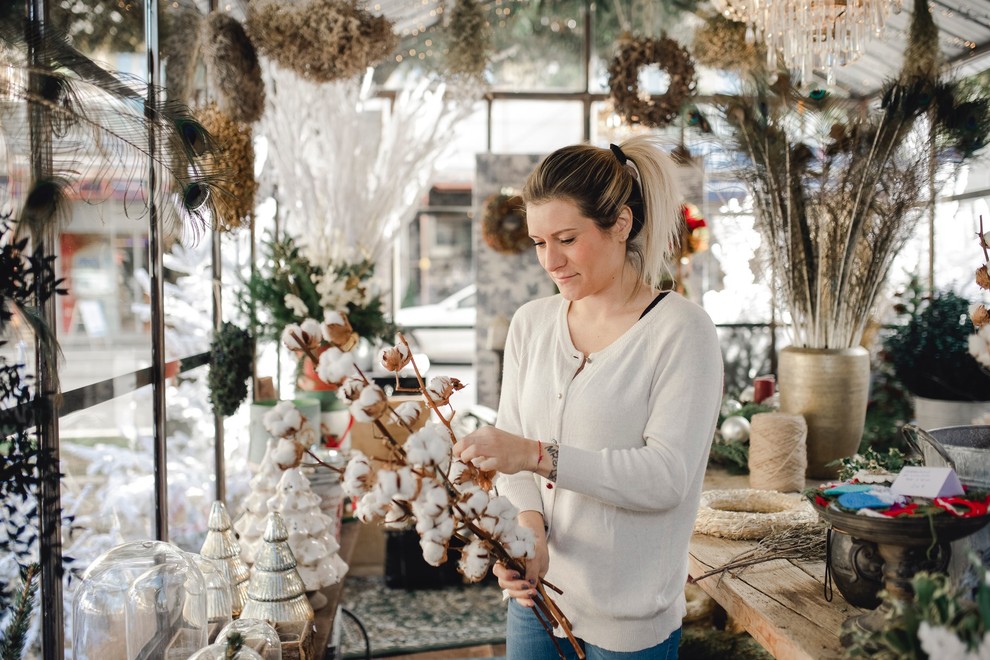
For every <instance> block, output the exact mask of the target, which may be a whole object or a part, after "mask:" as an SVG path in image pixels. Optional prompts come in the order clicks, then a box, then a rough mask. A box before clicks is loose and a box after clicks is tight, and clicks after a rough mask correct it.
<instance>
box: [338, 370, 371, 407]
mask: <svg viewBox="0 0 990 660" xmlns="http://www.w3.org/2000/svg"><path fill="white" fill-rule="evenodd" d="M367 385H368V384H367V383H366V382H364V380H362V379H361V378H357V377H355V376H348V377H347V378H345V379H344V382H343V383H341V384H340V388H339V389H338V390H337V395H338V397H343V399H344V401H347V402H348V403H353V402H355V401H357V399H358V397H359V396H361V391H362V390H363V389H364V388H365V387H367Z"/></svg>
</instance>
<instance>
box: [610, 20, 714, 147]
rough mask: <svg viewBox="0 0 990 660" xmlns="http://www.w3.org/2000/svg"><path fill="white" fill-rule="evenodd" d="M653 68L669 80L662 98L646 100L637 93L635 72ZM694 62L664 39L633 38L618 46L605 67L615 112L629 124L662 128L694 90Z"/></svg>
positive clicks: (648, 98)
mask: <svg viewBox="0 0 990 660" xmlns="http://www.w3.org/2000/svg"><path fill="white" fill-rule="evenodd" d="M650 64H657V65H659V66H660V68H661V69H662V70H663V71H666V72H667V75H669V76H670V85H669V86H668V88H667V92H666V93H665V94H661V95H659V96H649V95H646V94H641V93H640V90H639V70H640V69H641V68H642V67H644V66H648V65H650ZM697 84H698V83H697V80H696V78H695V71H694V61H693V60H692V59H691V55H690V53H688V51H687V49H686V48H684V47H683V46H681V45H680V44H679V43H677V42H676V41H674V40H673V39H671V38H669V37H667V36H666V35H661V36H660V37H659V38H657V39H653V38H650V37H635V38H630V39H627V40H625V41H623V42H622V44H621V45H620V47H619V52H618V54H616V56H615V58H614V59H613V60H612V61H611V63H609V65H608V86H609V89H610V94H611V98H612V104H613V105H614V106H615V111H616V112H618V113H619V114H620V115H622V117H623V118H625V120H626V121H627V122H629V123H630V124H642V125H643V126H649V127H652V128H662V127H664V126H667V125H668V124H670V123H671V122H672V121H673V120H674V119H676V118H677V116H678V115H679V114H680V111H681V107H683V105H684V102H685V101H686V100H687V99H688V98H689V97H690V96H691V95H692V94H693V93H694V90H695V88H696V87H697Z"/></svg>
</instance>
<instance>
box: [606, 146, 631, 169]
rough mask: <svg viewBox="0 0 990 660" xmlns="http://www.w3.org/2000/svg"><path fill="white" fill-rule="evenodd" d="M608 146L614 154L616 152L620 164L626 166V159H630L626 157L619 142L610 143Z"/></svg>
mask: <svg viewBox="0 0 990 660" xmlns="http://www.w3.org/2000/svg"><path fill="white" fill-rule="evenodd" d="M608 148H609V149H611V150H612V153H613V154H615V157H616V158H617V159H618V161H619V165H622V166H625V164H626V161H627V160H629V159H628V158H626V154H625V153H623V152H622V147H620V146H619V145H617V144H610V145H608Z"/></svg>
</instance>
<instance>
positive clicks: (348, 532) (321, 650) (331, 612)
mask: <svg viewBox="0 0 990 660" xmlns="http://www.w3.org/2000/svg"><path fill="white" fill-rule="evenodd" d="M360 526H361V523H359V522H357V521H354V520H352V521H348V522H345V523H344V525H343V527H342V528H341V530H340V550H339V551H338V552H337V554H338V555H340V558H341V559H343V560H344V561H345V562H347V563H350V561H351V555H352V554H354V546H355V545H356V543H357V537H358V531H359V530H360ZM346 579H347V577H346V576H345V577H344V580H346ZM344 580H341V581H340V582H338V583H337V584H334V585H332V586H329V587H324V588H323V589H322V593H323V595H324V596H326V597H327V604H326V605H325V606H324V607H321V608H320V609H319V610H317V611H316V619H315V620H314V622H313V623H314V624H315V625H316V634H315V643H314V645H313V648H314V649H315V653H316V658H318V659H322V658H323V657H324V655H326V650H327V646H328V645H329V644H330V634H331V633H332V632H333V623H334V617H336V615H337V606H338V605H339V604H340V596H341V593H342V592H343V591H344Z"/></svg>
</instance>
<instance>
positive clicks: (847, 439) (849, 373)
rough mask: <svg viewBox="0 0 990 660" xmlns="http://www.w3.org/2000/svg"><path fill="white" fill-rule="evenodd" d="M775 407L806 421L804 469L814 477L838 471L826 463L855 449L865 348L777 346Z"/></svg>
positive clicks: (862, 413) (866, 369)
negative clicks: (777, 388)
mask: <svg viewBox="0 0 990 660" xmlns="http://www.w3.org/2000/svg"><path fill="white" fill-rule="evenodd" d="M777 382H778V384H779V387H780V411H781V412H785V413H790V414H795V415H803V416H804V419H805V421H806V422H807V423H808V445H807V446H808V471H807V475H808V476H809V477H811V478H815V479H831V478H834V477H835V476H836V475H837V474H838V469H837V468H836V467H835V466H828V464H829V463H831V462H832V461H835V460H837V459H840V458H845V457H846V456H852V455H853V454H855V453H856V451H857V450H858V449H859V444H860V442H861V441H862V439H863V426H864V425H865V423H866V404H867V400H868V398H869V389H870V354H869V352H868V351H867V350H866V349H865V348H862V347H859V346H857V347H854V348H844V349H827V348H798V347H795V346H788V347H786V348H783V349H781V351H780V356H779V361H778V364H777Z"/></svg>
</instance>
